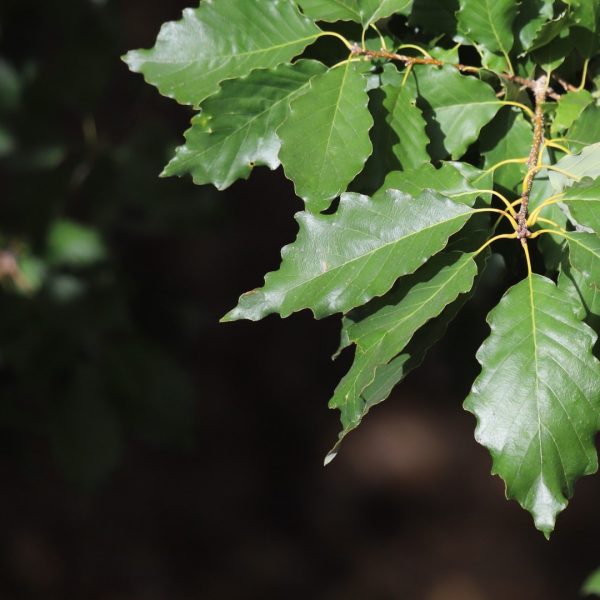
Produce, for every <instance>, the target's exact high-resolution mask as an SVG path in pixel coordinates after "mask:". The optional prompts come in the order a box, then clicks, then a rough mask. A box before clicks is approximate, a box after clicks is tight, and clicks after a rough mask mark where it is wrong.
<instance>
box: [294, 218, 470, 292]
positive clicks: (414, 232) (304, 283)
mask: <svg viewBox="0 0 600 600" xmlns="http://www.w3.org/2000/svg"><path fill="white" fill-rule="evenodd" d="M471 212H472V209H469V210H468V211H465V212H464V213H460V214H458V215H455V216H453V217H450V218H449V219H446V220H444V221H438V222H437V223H434V224H433V225H428V226H427V227H423V228H422V229H419V230H418V231H413V232H412V233H409V234H407V235H405V236H402V237H400V238H397V239H395V240H393V241H391V242H387V243H386V244H383V245H382V246H378V247H377V248H374V249H373V250H371V251H370V252H367V253H365V254H361V255H360V256H356V257H354V258H352V259H350V260H348V261H346V262H344V263H342V264H340V265H336V266H335V267H333V268H332V269H328V270H327V271H325V272H324V273H318V274H317V275H315V276H314V277H312V278H310V279H305V280H304V281H301V282H300V283H298V284H297V285H295V286H293V287H289V288H286V290H285V293H286V294H288V293H290V292H293V291H295V290H296V289H298V288H299V287H303V286H305V285H310V284H312V283H314V282H315V281H318V280H319V279H320V278H321V277H326V276H328V275H330V274H331V273H334V272H335V271H338V270H340V269H343V268H345V267H347V266H348V265H350V264H352V263H353V262H356V261H359V260H363V259H365V258H368V257H370V256H372V255H374V254H375V253H377V252H379V251H380V250H383V249H385V248H387V247H389V246H393V245H395V244H399V243H400V242H403V241H405V240H407V239H409V238H411V237H413V236H415V235H419V234H420V233H423V232H424V231H427V230H428V229H434V228H435V227H439V226H440V225H445V224H447V223H450V222H451V221H454V220H455V219H459V218H463V217H468V216H469V213H471Z"/></svg>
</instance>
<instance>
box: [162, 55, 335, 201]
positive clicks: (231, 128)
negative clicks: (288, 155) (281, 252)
mask: <svg viewBox="0 0 600 600" xmlns="http://www.w3.org/2000/svg"><path fill="white" fill-rule="evenodd" d="M325 70H326V68H325V66H324V65H323V64H322V63H320V62H318V61H313V60H300V61H298V62H297V63H295V64H294V65H280V66H278V67H275V68H274V69H272V70H257V71H253V72H252V73H250V75H248V76H247V77H245V78H240V79H234V80H232V81H225V82H224V83H223V85H222V87H221V89H220V90H219V92H218V93H217V94H215V95H214V96H211V97H210V98H208V99H207V100H205V101H204V103H203V104H202V112H201V113H200V114H198V115H197V116H196V117H194V119H193V120H192V127H191V129H189V130H188V131H187V132H186V134H185V137H186V143H185V145H184V146H181V147H180V148H178V149H177V153H176V155H175V158H174V159H173V160H171V162H170V163H169V164H168V165H167V167H166V168H165V170H164V173H163V174H164V175H165V176H170V175H179V176H181V175H184V174H188V173H190V174H191V175H192V177H193V178H194V182H195V183H197V184H204V183H212V184H214V185H215V186H216V187H217V188H218V189H220V190H222V189H225V188H227V187H229V186H230V185H231V184H232V183H233V182H234V181H236V179H240V178H243V179H246V178H248V176H249V175H250V173H251V172H252V169H253V167H254V166H256V165H265V166H267V167H269V168H270V169H276V168H277V167H278V166H279V158H278V154H279V149H280V147H281V142H280V140H279V137H278V136H277V134H276V133H275V132H276V130H277V128H278V127H280V126H281V124H282V123H283V122H284V121H285V119H286V118H287V116H288V114H289V110H290V102H291V100H293V99H294V97H296V96H297V95H299V94H301V93H302V92H303V91H304V90H306V89H307V87H308V85H309V81H310V79H311V77H314V76H315V75H319V74H321V73H323V72H324V71H325Z"/></svg>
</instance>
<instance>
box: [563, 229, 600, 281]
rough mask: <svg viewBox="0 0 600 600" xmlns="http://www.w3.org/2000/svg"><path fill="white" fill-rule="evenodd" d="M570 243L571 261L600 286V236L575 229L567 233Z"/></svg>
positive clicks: (589, 279)
mask: <svg viewBox="0 0 600 600" xmlns="http://www.w3.org/2000/svg"><path fill="white" fill-rule="evenodd" d="M565 236H566V238H567V241H568V243H569V262H570V263H571V265H572V266H573V268H574V269H577V270H578V271H580V272H581V273H582V274H583V275H584V276H585V277H586V278H587V279H588V281H589V283H590V284H595V285H596V286H598V287H600V237H598V236H597V235H596V234H595V233H584V232H581V231H573V232H569V233H568V234H565Z"/></svg>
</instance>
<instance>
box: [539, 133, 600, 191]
mask: <svg viewBox="0 0 600 600" xmlns="http://www.w3.org/2000/svg"><path fill="white" fill-rule="evenodd" d="M554 166H555V167H557V168H559V169H562V170H563V171H566V172H567V173H570V174H572V175H575V177H579V178H583V177H592V178H596V177H599V176H600V143H598V144H592V145H591V146H587V147H585V148H584V149H583V150H582V151H581V152H580V153H579V154H572V155H569V156H563V157H562V158H561V159H560V160H559V161H558V162H557V163H556V165H554ZM574 182H575V180H574V179H573V178H571V177H567V176H566V175H563V174H562V173H558V172H556V171H550V183H551V184H552V187H553V188H554V189H555V190H556V191H557V192H562V191H563V190H564V189H565V188H566V187H569V186H573V185H576V184H575V183H574Z"/></svg>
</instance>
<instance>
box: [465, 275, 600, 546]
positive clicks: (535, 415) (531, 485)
mask: <svg viewBox="0 0 600 600" xmlns="http://www.w3.org/2000/svg"><path fill="white" fill-rule="evenodd" d="M581 312H582V311H580V310H579V307H578V306H577V304H576V303H575V302H574V301H573V300H572V299H571V298H570V296H569V295H568V294H566V293H565V292H563V291H562V290H560V289H558V288H557V287H556V286H555V284H554V283H553V282H552V281H550V280H549V279H546V278H545V277H542V276H540V275H533V276H532V277H531V278H530V279H526V280H523V281H521V282H520V283H518V284H517V285H515V286H513V287H512V288H511V289H510V290H509V291H508V292H507V293H506V294H505V296H504V297H503V298H502V300H501V301H500V303H499V304H498V306H497V307H496V308H495V309H493V310H492V312H491V313H490V315H489V318H488V322H489V324H490V327H491V330H492V333H491V335H490V337H489V338H488V339H487V340H486V341H485V342H484V344H483V346H482V347H481V349H480V350H479V352H478V353H477V359H478V360H479V362H480V363H481V366H482V372H481V374H480V375H479V377H478V378H477V379H476V381H475V383H474V385H473V389H472V391H471V394H470V395H469V397H468V398H467V399H466V401H465V408H466V409H467V410H468V411H470V412H472V413H473V414H474V415H475V416H476V417H477V429H476V433H475V437H476V439H477V441H478V442H479V443H481V444H483V445H484V446H486V447H487V448H488V449H489V451H490V453H491V455H492V458H493V469H492V472H493V473H494V474H498V475H500V476H501V477H502V479H503V480H504V481H505V483H506V493H507V496H508V497H509V498H514V499H516V500H517V501H518V502H519V503H520V504H521V505H522V506H523V507H524V508H525V509H527V510H528V511H529V512H530V513H531V514H532V515H533V518H534V521H535V525H536V527H537V528H538V529H540V530H541V531H543V532H544V533H545V534H546V535H549V534H550V532H552V530H553V529H554V523H555V519H556V515H557V514H558V513H559V512H560V511H562V510H563V509H564V508H565V507H566V505H567V500H568V498H570V497H571V496H572V494H573V485H574V483H575V480H576V479H577V478H579V477H580V476H582V475H587V474H590V473H593V472H595V471H596V469H597V457H596V450H595V447H594V440H593V437H594V434H595V433H596V431H597V430H598V425H599V423H600V419H599V416H600V364H599V363H598V361H597V360H596V359H595V358H594V356H593V355H592V348H593V346H594V343H595V341H596V336H595V334H594V333H593V332H592V330H591V329H590V328H589V327H588V326H587V325H585V324H584V323H582V321H581V319H582V317H583V315H582V314H581Z"/></svg>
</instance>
